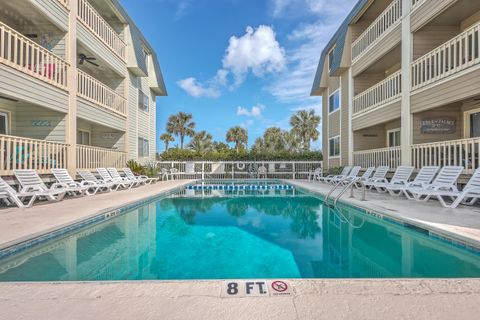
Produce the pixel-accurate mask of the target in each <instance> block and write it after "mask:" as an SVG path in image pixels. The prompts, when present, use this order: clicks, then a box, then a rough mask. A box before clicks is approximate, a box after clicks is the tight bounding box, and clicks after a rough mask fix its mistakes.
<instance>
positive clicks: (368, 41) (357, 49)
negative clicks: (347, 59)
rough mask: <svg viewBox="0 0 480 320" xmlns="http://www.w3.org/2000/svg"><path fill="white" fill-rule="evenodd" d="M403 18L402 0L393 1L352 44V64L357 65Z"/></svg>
mask: <svg viewBox="0 0 480 320" xmlns="http://www.w3.org/2000/svg"><path fill="white" fill-rule="evenodd" d="M401 17H402V2H401V0H395V1H393V2H392V3H391V4H390V5H389V6H388V7H387V8H386V9H385V10H384V11H383V12H382V13H381V14H380V16H378V18H377V19H375V21H374V22H373V23H372V24H371V25H370V26H369V27H368V28H367V29H366V30H365V31H364V32H363V33H362V34H361V35H360V36H359V37H358V38H357V39H356V40H355V41H354V42H353V43H352V62H353V63H355V62H356V61H357V60H358V59H360V57H362V56H363V55H364V54H365V53H366V52H367V51H368V50H369V49H370V48H371V47H372V46H373V45H374V44H376V43H377V42H378V41H379V40H380V39H381V38H383V37H385V36H386V35H387V34H388V33H389V32H390V31H391V30H393V29H394V27H395V26H397V25H398V24H400V21H401Z"/></svg>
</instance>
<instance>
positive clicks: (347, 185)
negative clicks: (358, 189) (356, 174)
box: [325, 178, 359, 206]
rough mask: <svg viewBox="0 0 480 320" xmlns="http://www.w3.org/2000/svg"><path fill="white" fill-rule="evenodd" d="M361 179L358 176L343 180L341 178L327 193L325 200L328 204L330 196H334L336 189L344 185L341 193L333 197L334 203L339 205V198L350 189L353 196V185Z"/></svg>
mask: <svg viewBox="0 0 480 320" xmlns="http://www.w3.org/2000/svg"><path fill="white" fill-rule="evenodd" d="M347 181H348V183H347V184H344V182H347ZM358 181H359V179H358V178H356V179H352V180H350V179H343V180H340V181H339V182H338V183H337V184H336V185H335V186H334V187H333V188H332V189H331V190H330V191H329V192H328V194H327V196H326V197H325V202H326V203H327V204H328V199H330V197H331V196H332V194H333V192H335V190H337V189H338V188H339V187H343V188H342V189H341V190H340V193H339V194H338V195H337V196H336V197H335V198H333V205H334V206H336V205H337V202H338V200H339V199H340V198H341V197H342V196H343V195H344V194H345V192H347V190H348V189H350V188H351V189H352V191H351V197H353V186H354V185H355V184H356V183H357V182H358Z"/></svg>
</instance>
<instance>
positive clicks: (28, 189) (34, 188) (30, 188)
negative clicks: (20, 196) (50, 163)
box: [20, 186, 45, 193]
mask: <svg viewBox="0 0 480 320" xmlns="http://www.w3.org/2000/svg"><path fill="white" fill-rule="evenodd" d="M36 191H37V192H45V190H44V189H43V188H41V187H40V186H26V187H23V188H22V189H20V193H28V192H36Z"/></svg>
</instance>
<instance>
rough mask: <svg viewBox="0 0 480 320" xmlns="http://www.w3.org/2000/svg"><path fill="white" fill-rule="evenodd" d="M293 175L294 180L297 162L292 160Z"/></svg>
mask: <svg viewBox="0 0 480 320" xmlns="http://www.w3.org/2000/svg"><path fill="white" fill-rule="evenodd" d="M292 176H293V180H295V162H292Z"/></svg>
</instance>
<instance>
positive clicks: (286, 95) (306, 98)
mask: <svg viewBox="0 0 480 320" xmlns="http://www.w3.org/2000/svg"><path fill="white" fill-rule="evenodd" d="M272 1H273V3H274V8H278V10H279V12H280V13H286V12H289V11H288V9H289V8H290V7H291V6H293V5H295V6H297V7H302V5H303V7H305V8H306V10H307V12H306V13H305V14H306V15H312V16H314V17H316V22H314V23H309V24H304V23H303V24H299V25H298V26H297V27H296V28H295V29H294V30H293V31H292V32H291V33H290V34H289V35H288V36H287V39H288V40H289V43H288V44H289V48H288V49H287V51H286V52H287V57H288V64H287V69H286V70H285V72H283V73H282V74H281V75H280V76H279V77H277V79H276V81H275V82H274V83H273V85H272V86H270V88H269V91H270V92H271V93H272V94H273V95H274V96H275V97H276V98H277V100H278V101H280V102H285V103H295V104H298V105H299V107H300V108H302V106H304V105H312V104H314V103H318V100H319V99H318V97H313V98H312V97H310V90H311V87H312V84H313V80H314V78H315V72H316V69H317V66H318V60H319V58H320V54H321V52H322V50H323V48H324V47H325V46H326V44H327V43H328V41H329V40H330V39H331V37H332V36H333V34H334V33H335V31H336V30H337V28H338V26H339V25H340V23H341V22H342V21H343V19H344V18H345V16H346V15H347V14H348V12H349V10H351V8H352V6H353V5H354V3H355V2H356V0H272ZM282 8H283V9H282ZM280 9H282V10H283V11H282V10H280ZM317 110H318V109H317ZM317 110H316V111H317Z"/></svg>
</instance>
